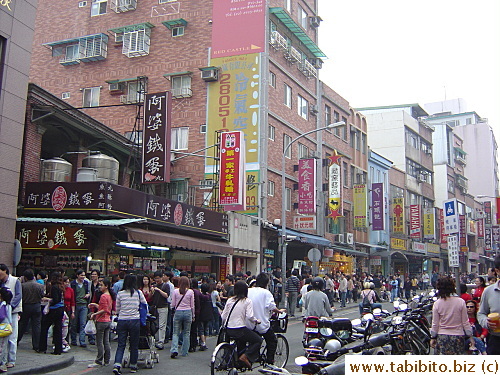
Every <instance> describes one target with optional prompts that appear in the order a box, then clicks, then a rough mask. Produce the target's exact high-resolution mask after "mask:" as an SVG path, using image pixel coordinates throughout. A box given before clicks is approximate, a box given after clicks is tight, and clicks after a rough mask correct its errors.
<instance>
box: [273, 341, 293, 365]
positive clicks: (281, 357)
mask: <svg viewBox="0 0 500 375" xmlns="http://www.w3.org/2000/svg"><path fill="white" fill-rule="evenodd" d="M276 339H277V340H278V346H277V347H276V354H275V355H274V364H275V366H278V367H285V366H286V363H287V362H288V355H289V354H290V348H289V346H288V341H287V339H286V337H285V336H283V335H282V334H280V333H278V334H277V335H276Z"/></svg>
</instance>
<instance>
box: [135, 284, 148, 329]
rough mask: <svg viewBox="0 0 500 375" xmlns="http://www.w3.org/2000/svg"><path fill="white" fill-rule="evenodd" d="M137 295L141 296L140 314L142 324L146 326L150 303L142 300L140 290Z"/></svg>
mask: <svg viewBox="0 0 500 375" xmlns="http://www.w3.org/2000/svg"><path fill="white" fill-rule="evenodd" d="M137 297H139V316H140V319H141V326H145V325H146V320H147V317H148V311H149V309H148V304H147V303H144V302H141V295H140V294H139V291H137Z"/></svg>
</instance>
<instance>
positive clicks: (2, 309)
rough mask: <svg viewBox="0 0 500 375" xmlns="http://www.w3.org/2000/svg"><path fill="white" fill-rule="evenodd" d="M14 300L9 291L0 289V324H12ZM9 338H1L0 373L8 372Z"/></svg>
mask: <svg viewBox="0 0 500 375" xmlns="http://www.w3.org/2000/svg"><path fill="white" fill-rule="evenodd" d="M11 300H12V293H11V292H10V290H9V289H7V288H5V287H3V288H0V301H1V303H0V323H10V324H12V308H11V307H10V301H11ZM8 340H9V336H5V337H0V372H7V365H6V364H7V354H8V350H7V344H8Z"/></svg>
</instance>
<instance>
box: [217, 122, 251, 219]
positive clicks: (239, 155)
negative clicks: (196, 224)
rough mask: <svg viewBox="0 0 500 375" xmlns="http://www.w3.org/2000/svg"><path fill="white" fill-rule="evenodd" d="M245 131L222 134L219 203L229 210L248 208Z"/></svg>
mask: <svg viewBox="0 0 500 375" xmlns="http://www.w3.org/2000/svg"><path fill="white" fill-rule="evenodd" d="M243 137H244V135H243V132H241V131H235V132H223V133H221V136H220V186H219V203H220V204H221V205H222V206H225V208H226V210H227V211H244V210H245V209H246V207H245V206H246V197H245V192H246V186H245V173H244V170H245V142H244V141H243Z"/></svg>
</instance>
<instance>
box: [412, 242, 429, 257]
mask: <svg viewBox="0 0 500 375" xmlns="http://www.w3.org/2000/svg"><path fill="white" fill-rule="evenodd" d="M412 250H413V251H414V252H416V253H421V254H427V248H426V247H425V243H423V242H413V243H412Z"/></svg>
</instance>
